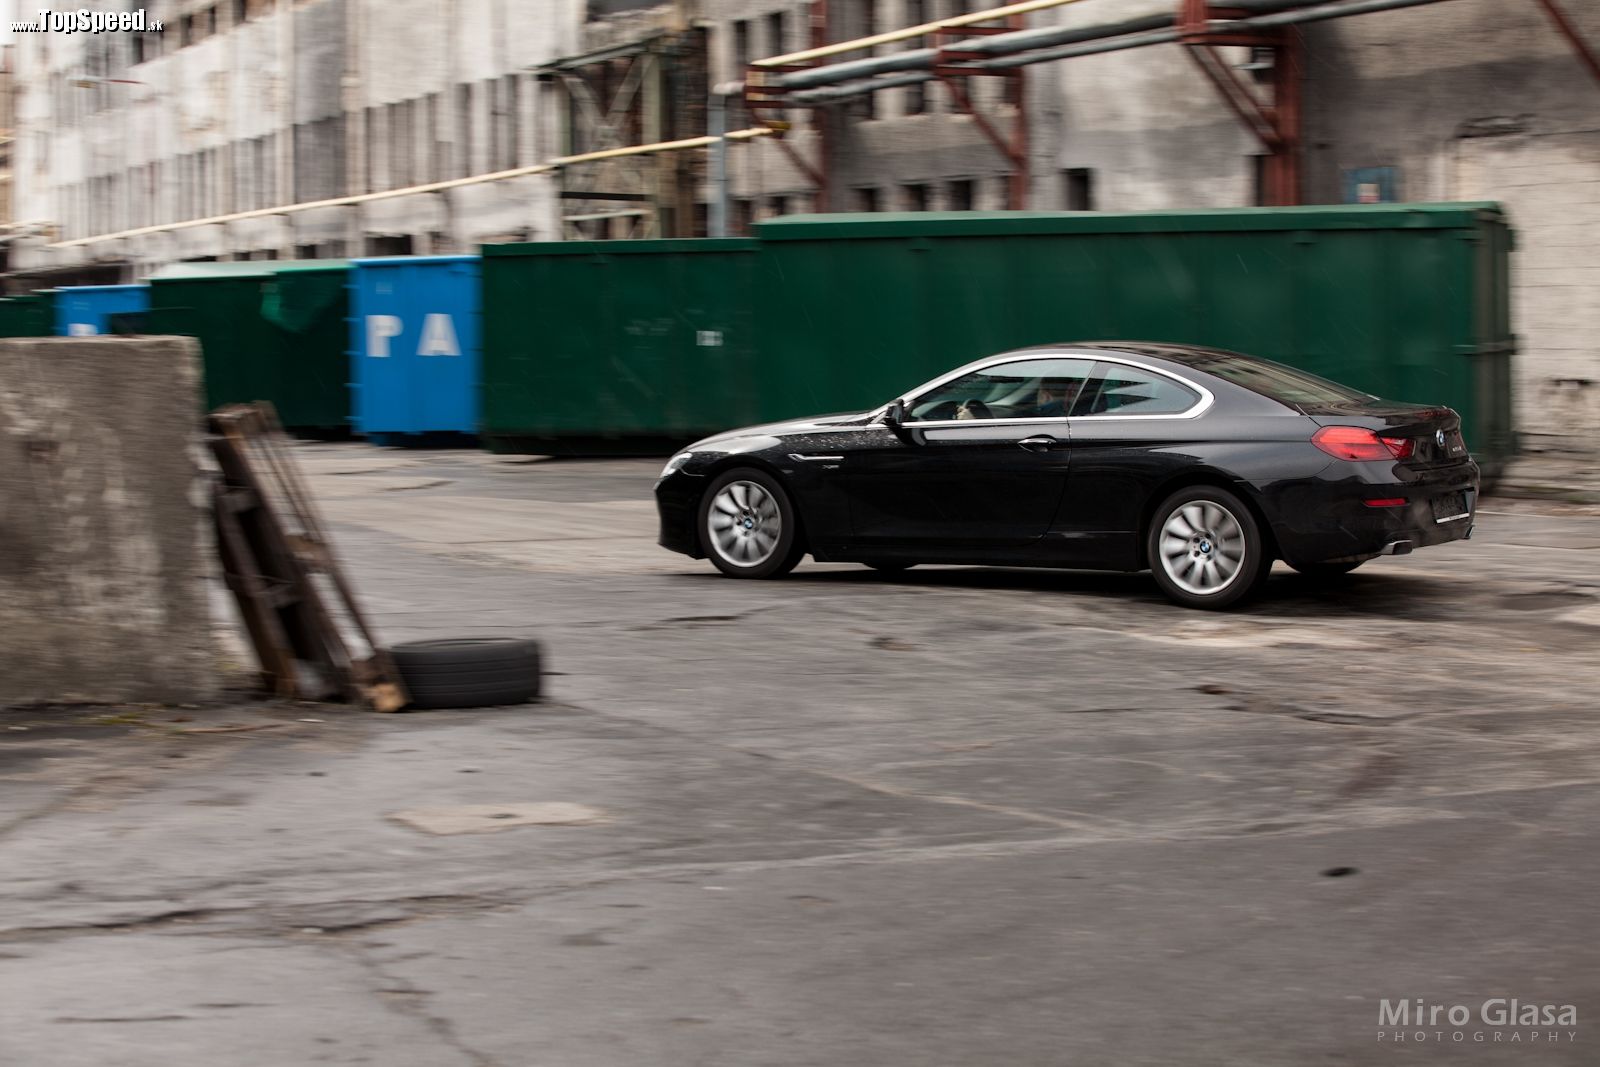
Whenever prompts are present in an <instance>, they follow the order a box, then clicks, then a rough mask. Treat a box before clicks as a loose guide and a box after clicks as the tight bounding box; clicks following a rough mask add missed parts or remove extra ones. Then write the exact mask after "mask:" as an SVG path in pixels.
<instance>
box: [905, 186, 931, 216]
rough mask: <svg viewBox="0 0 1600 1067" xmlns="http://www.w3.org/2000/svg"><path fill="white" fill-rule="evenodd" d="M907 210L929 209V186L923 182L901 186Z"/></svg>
mask: <svg viewBox="0 0 1600 1067" xmlns="http://www.w3.org/2000/svg"><path fill="white" fill-rule="evenodd" d="M900 191H901V193H902V194H903V195H904V199H905V205H906V210H907V211H926V210H928V187H927V186H926V185H921V184H913V185H905V186H902V187H901V190H900Z"/></svg>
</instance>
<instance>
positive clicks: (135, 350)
mask: <svg viewBox="0 0 1600 1067" xmlns="http://www.w3.org/2000/svg"><path fill="white" fill-rule="evenodd" d="M199 374H200V371H199V348H198V346H197V345H196V343H195V342H194V341H193V340H192V339H189V338H173V337H162V338H138V339H134V338H118V339H99V340H83V339H78V338H73V339H67V338H44V339H27V340H9V341H0V509H3V510H0V664H3V668H0V706H4V705H7V704H22V703H47V702H49V703H73V702H91V703H116V702H119V701H158V702H159V701H166V702H173V703H180V702H189V701H196V700H203V699H209V698H210V697H211V696H212V695H214V693H215V691H216V681H215V676H216V663H215V661H214V657H213V656H212V651H211V650H212V641H211V625H210V619H209V617H208V615H207V612H206V607H205V600H204V591H205V590H204V585H203V580H204V576H205V574H206V573H207V571H208V569H209V568H210V566H211V564H210V557H211V547H210V544H211V542H210V538H209V536H208V535H206V533H205V529H204V527H203V525H202V514H203V513H202V511H201V509H200V507H199V506H197V505H199V504H200V503H202V502H203V500H204V497H203V495H202V494H201V487H200V482H199V471H198V468H197V466H196V459H197V456H198V453H197V447H198V436H197V431H198V429H199V419H198V412H199V410H200V400H199Z"/></svg>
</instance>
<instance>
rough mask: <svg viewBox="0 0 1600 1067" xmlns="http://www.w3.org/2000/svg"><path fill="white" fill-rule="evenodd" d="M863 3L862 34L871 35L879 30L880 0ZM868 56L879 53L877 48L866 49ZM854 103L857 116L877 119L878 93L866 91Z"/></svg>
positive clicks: (868, 0) (867, 0)
mask: <svg viewBox="0 0 1600 1067" xmlns="http://www.w3.org/2000/svg"><path fill="white" fill-rule="evenodd" d="M859 2H860V5H861V8H860V10H861V36H863V37H871V36H872V35H873V34H875V33H877V32H878V0H859ZM866 54H867V55H868V56H875V55H877V54H878V50H877V49H876V48H868V49H867V50H866ZM851 103H852V110H853V112H854V114H855V117H856V118H860V119H875V118H877V117H878V94H877V93H866V94H865V95H863V96H859V97H857V98H856V99H855V100H854V101H852V102H851Z"/></svg>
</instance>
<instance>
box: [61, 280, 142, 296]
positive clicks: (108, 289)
mask: <svg viewBox="0 0 1600 1067" xmlns="http://www.w3.org/2000/svg"><path fill="white" fill-rule="evenodd" d="M143 288H145V285H144V283H143V282H129V283H127V284H126V285H63V286H60V287H58V288H57V289H56V292H58V293H127V292H132V291H134V290H136V289H143Z"/></svg>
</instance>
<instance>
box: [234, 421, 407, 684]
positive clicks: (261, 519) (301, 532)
mask: <svg viewBox="0 0 1600 1067" xmlns="http://www.w3.org/2000/svg"><path fill="white" fill-rule="evenodd" d="M209 427H210V430H211V437H210V439H209V441H208V443H209V445H210V448H211V452H212V455H213V456H215V458H216V460H217V465H218V467H219V468H220V470H221V476H220V478H219V479H218V480H217V482H216V487H215V491H214V494H213V499H214V505H215V510H214V516H215V521H216V528H217V541H218V548H219V551H220V555H221V558H222V567H223V577H224V579H225V581H226V582H227V585H228V588H229V589H230V590H231V591H232V592H233V594H234V597H235V599H236V600H237V602H238V605H239V612H240V614H241V615H242V616H243V617H244V621H245V627H246V629H247V630H248V631H249V633H250V638H251V641H252V643H253V644H254V645H255V648H256V654H257V656H258V658H259V659H260V661H261V673H262V681H263V682H264V683H265V685H266V687H267V688H268V689H269V690H271V691H272V692H273V693H274V694H276V695H277V696H280V697H285V698H292V699H299V700H323V699H326V698H327V697H329V696H330V695H337V696H341V697H343V698H344V699H347V700H351V701H354V702H359V703H364V704H366V705H367V706H369V707H371V708H373V709H375V710H377V711H399V710H400V709H401V708H403V707H404V706H405V705H406V704H407V703H408V702H409V700H410V697H409V696H408V694H407V693H406V690H405V686H404V684H403V683H402V682H401V680H400V675H399V672H398V671H397V670H396V668H395V665H394V663H393V661H392V660H391V659H390V658H389V654H388V653H387V652H385V651H384V650H383V649H382V648H381V647H380V646H379V645H378V643H377V640H376V638H375V637H374V636H373V633H372V628H371V627H370V626H369V625H368V624H367V620H366V616H365V615H364V614H363V613H362V611H361V608H360V606H359V605H358V604H357V603H356V599H355V594H354V592H353V590H352V589H351V588H350V585H349V583H348V582H347V581H346V580H345V578H344V573H343V572H342V571H341V570H340V569H339V565H338V562H337V561H336V560H335V559H334V555H333V547H332V544H331V542H330V540H329V538H328V535H327V533H326V532H325V530H324V528H323V526H322V520H321V517H320V516H319V515H318V513H317V509H316V505H315V504H314V503H313V502H312V499H311V495H310V493H309V491H308V490H307V489H306V486H305V482H304V481H303V480H302V479H301V477H300V472H299V469H298V467H297V466H296V464H295V462H294V460H293V458H292V457H291V456H290V455H289V447H288V438H287V437H286V436H285V435H284V433H283V428H282V426H280V425H279V423H278V416H277V413H276V412H275V411H274V410H273V408H272V405H271V404H266V403H258V404H244V405H237V406H233V407H226V408H222V409H220V410H218V411H214V412H212V414H211V418H210V420H209ZM319 577H321V578H325V579H326V584H327V586H328V588H329V591H330V592H331V594H332V595H331V596H326V595H324V592H323V590H321V589H319V588H318V586H319V583H318V581H317V578H319ZM330 609H337V610H338V611H339V612H340V613H342V618H341V617H340V615H336V614H335V612H334V610H330ZM349 638H358V639H359V640H360V641H361V642H362V643H363V644H365V645H366V648H367V650H368V651H367V654H366V655H364V656H363V655H357V654H355V653H354V652H353V651H352V647H351V642H350V640H349Z"/></svg>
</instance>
